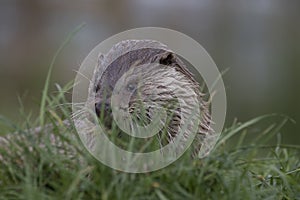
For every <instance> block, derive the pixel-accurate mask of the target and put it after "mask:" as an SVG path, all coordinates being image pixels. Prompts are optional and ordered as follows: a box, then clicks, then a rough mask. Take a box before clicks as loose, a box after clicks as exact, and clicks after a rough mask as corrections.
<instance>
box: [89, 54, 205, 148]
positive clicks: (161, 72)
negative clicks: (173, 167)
mask: <svg viewBox="0 0 300 200" xmlns="http://www.w3.org/2000/svg"><path fill="white" fill-rule="evenodd" d="M145 55H147V56H145ZM182 66H183V63H180V64H178V58H176V57H175V55H174V54H173V53H171V52H166V51H164V50H160V49H159V50H157V49H154V50H153V49H142V50H141V49H140V50H138V51H131V52H128V53H126V54H124V55H122V56H121V57H119V58H118V59H116V60H115V61H113V62H112V63H111V64H110V65H109V66H108V67H107V69H106V71H105V72H104V73H103V76H102V77H101V79H100V81H99V83H98V84H97V85H96V87H95V92H96V104H95V111H96V114H97V116H98V117H99V118H100V119H103V122H104V125H105V126H106V127H107V128H109V129H111V128H112V122H115V121H121V122H122V121H128V123H127V124H125V129H122V127H121V129H122V130H123V131H124V130H125V132H127V133H128V131H131V130H132V129H133V128H132V127H133V124H136V125H139V126H145V127H147V125H149V124H151V123H152V122H153V121H155V120H156V119H157V118H158V117H157V116H163V115H160V114H161V113H163V114H165V115H164V117H162V118H159V120H158V122H157V124H156V125H155V126H157V127H159V130H160V131H159V134H158V135H159V137H160V143H161V144H163V145H165V144H168V143H169V142H170V141H171V140H172V139H173V138H174V136H176V134H177V133H178V132H179V127H180V126H181V123H182V118H184V116H186V115H188V114H190V113H193V112H194V110H195V109H194V107H193V102H195V99H198V95H199V94H200V92H198V91H197V89H198V88H197V86H198V85H196V84H195V82H194V80H193V78H192V77H191V75H190V74H189V72H188V71H187V69H185V68H182ZM183 67H184V66H183ZM182 111H184V112H182ZM116 112H117V113H118V114H117V115H114V114H115V113H116ZM118 125H119V124H118ZM118 128H120V126H118ZM160 128H162V129H160Z"/></svg>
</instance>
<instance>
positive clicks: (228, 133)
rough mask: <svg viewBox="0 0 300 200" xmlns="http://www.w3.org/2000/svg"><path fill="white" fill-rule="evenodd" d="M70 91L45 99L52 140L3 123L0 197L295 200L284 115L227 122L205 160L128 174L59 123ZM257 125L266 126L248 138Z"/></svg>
mask: <svg viewBox="0 0 300 200" xmlns="http://www.w3.org/2000/svg"><path fill="white" fill-rule="evenodd" d="M71 85H72V84H71V83H70V84H68V85H67V86H66V87H63V88H61V87H59V86H57V93H56V94H55V95H51V96H48V95H47V98H46V99H47V102H46V107H45V118H44V120H45V124H51V126H52V127H51V128H50V129H51V134H50V133H49V125H44V126H42V127H40V128H39V129H38V130H37V129H36V128H34V126H35V124H30V123H29V122H28V123H24V124H22V125H15V124H13V123H12V122H7V121H6V122H3V123H5V124H7V126H8V127H9V128H10V130H11V133H10V134H9V137H8V135H7V136H6V138H8V139H7V142H6V143H2V144H1V147H0V155H1V156H2V159H1V163H0V199H89V198H91V199H183V198H185V199H299V198H300V184H299V183H300V159H299V155H300V154H299V153H300V146H297V145H288V144H281V142H280V141H281V140H280V137H281V136H282V134H280V129H281V127H282V126H283V125H284V124H285V123H286V122H288V121H289V119H288V118H286V117H284V116H277V115H268V116H261V117H257V118H255V119H252V120H250V121H248V122H245V123H237V122H236V123H234V124H233V125H232V126H231V127H229V128H227V129H225V130H224V133H223V134H222V137H221V138H220V139H219V141H218V143H217V145H216V148H215V149H214V151H213V152H212V153H211V154H210V155H209V156H208V157H206V158H204V159H201V160H200V159H192V158H191V156H190V154H189V153H186V154H184V155H183V156H182V157H181V158H180V159H179V160H177V161H176V162H174V163H173V164H171V165H170V166H168V167H166V168H164V169H162V170H159V171H155V172H151V173H146V174H128V173H124V172H120V171H116V170H113V169H111V168H109V167H107V166H105V165H103V164H101V163H100V162H99V161H97V160H95V159H94V158H93V157H92V156H91V155H90V154H89V153H88V152H87V151H86V150H85V149H84V147H83V145H82V144H81V142H80V140H79V139H78V137H77V135H76V130H75V128H74V126H73V125H72V122H71V121H70V124H69V125H66V124H65V123H62V121H63V120H70V116H71V105H70V104H68V103H67V102H66V99H65V95H64V94H65V92H67V91H68V90H70V89H71ZM23 116H26V115H23ZM24 121H29V120H27V119H26V118H24ZM261 122H269V124H270V125H269V126H267V127H265V129H264V130H258V131H256V132H257V133H256V135H255V136H254V137H253V136H251V134H252V133H251V130H252V128H253V127H257V128H258V127H259V128H261V127H263V125H262V123H261ZM249 135H250V136H251V137H249ZM274 138H277V140H276V142H275V143H273V144H272V143H269V141H270V140H271V139H274Z"/></svg>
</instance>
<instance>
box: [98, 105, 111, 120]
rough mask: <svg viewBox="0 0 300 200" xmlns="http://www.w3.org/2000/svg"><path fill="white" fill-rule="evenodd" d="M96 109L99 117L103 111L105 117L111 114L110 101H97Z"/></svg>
mask: <svg viewBox="0 0 300 200" xmlns="http://www.w3.org/2000/svg"><path fill="white" fill-rule="evenodd" d="M95 110H96V114H97V116H98V117H100V116H101V113H102V112H103V114H104V117H105V116H109V115H110V103H108V102H97V103H95Z"/></svg>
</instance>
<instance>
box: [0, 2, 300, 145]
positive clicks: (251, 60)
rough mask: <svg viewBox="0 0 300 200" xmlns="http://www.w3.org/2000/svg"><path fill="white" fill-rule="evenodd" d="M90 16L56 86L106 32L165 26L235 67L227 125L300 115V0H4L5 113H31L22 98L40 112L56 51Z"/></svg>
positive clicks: (64, 56) (0, 108)
mask: <svg viewBox="0 0 300 200" xmlns="http://www.w3.org/2000/svg"><path fill="white" fill-rule="evenodd" d="M83 22H84V23H86V26H85V27H84V28H83V29H82V30H81V31H80V32H79V33H77V35H76V36H75V37H74V38H73V39H72V41H71V43H70V44H69V45H68V46H67V47H66V48H65V49H64V51H63V52H62V53H61V54H60V56H59V58H58V60H57V62H56V65H55V67H54V72H53V75H52V79H51V86H52V88H51V91H54V83H59V84H60V85H64V84H66V83H67V82H69V81H71V80H72V79H74V78H75V75H76V73H75V71H76V70H77V69H78V68H79V66H80V63H81V62H82V61H83V59H84V58H85V56H87V54H88V53H89V52H90V51H91V50H92V49H93V47H94V46H96V45H97V44H98V43H99V42H101V41H102V40H104V39H106V38H108V37H109V36H111V35H113V34H116V33H119V32H121V31H125V30H127V29H131V28H137V27H144V26H158V27H164V28H170V29H174V30H177V31H180V32H183V33H185V34H187V35H189V36H190V37H192V38H194V39H195V40H197V41H198V42H199V43H200V44H202V46H203V47H204V48H205V49H206V50H207V51H208V52H209V54H210V55H211V57H212V58H213V59H214V61H215V62H216V64H217V66H218V68H219V70H220V71H223V70H225V69H229V71H228V72H227V73H226V74H225V75H224V77H223V79H224V83H225V86H226V91H227V100H228V113H227V121H226V123H227V126H228V125H229V124H230V123H231V122H232V121H233V120H234V118H237V119H238V120H240V121H246V120H249V119H251V118H253V117H257V116H260V115H263V114H269V113H280V114H286V115H288V116H290V117H291V118H293V119H294V120H295V121H296V122H299V120H300V116H299V112H300V105H299V100H300V98H299V97H300V92H299V86H300V81H299V75H300V47H299V46H300V1H299V0H251V1H250V0H230V1H221V0H184V1H183V0H119V1H112V0H98V1H96V0H72V1H61V0H27V1H24V0H20V1H17V0H0V95H1V98H0V115H2V116H5V117H8V118H10V119H12V120H13V121H16V122H17V121H20V120H22V119H24V118H22V116H20V111H19V110H20V103H19V100H18V99H21V101H22V103H23V104H24V108H25V111H26V112H31V113H32V115H33V116H35V115H36V114H37V111H38V108H39V102H40V97H41V94H42V89H43V86H44V81H45V77H46V74H47V72H48V69H49V64H50V61H51V59H52V57H53V54H54V52H55V51H56V49H57V48H58V47H59V45H60V44H61V43H62V41H63V40H64V39H65V37H66V35H67V34H68V33H69V32H70V31H72V30H73V29H74V28H75V27H76V26H78V25H79V24H81V23H83ZM1 126H2V125H0V128H1ZM0 130H1V129H0ZM2 130H4V128H3V129H2ZM282 134H283V141H284V142H286V143H298V144H299V143H300V133H299V127H298V124H297V123H296V124H292V123H289V124H287V125H286V126H285V128H284V129H283V131H282Z"/></svg>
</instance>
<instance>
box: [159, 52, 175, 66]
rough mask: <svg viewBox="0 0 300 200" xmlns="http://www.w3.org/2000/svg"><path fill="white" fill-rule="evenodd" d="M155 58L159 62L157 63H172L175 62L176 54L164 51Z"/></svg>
mask: <svg viewBox="0 0 300 200" xmlns="http://www.w3.org/2000/svg"><path fill="white" fill-rule="evenodd" d="M156 60H157V61H158V62H159V64H162V65H171V64H172V63H176V56H175V54H174V53H172V52H164V53H162V54H159V55H158V56H157V58H156Z"/></svg>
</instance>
